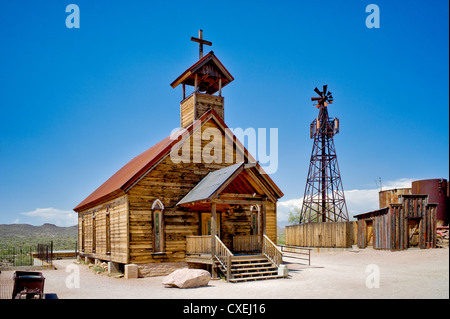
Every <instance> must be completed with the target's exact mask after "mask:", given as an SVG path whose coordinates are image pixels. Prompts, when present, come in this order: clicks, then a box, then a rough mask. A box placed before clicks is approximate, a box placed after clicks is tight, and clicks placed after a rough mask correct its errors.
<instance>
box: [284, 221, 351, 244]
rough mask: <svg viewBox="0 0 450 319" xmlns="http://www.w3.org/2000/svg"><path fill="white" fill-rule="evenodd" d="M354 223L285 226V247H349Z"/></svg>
mask: <svg viewBox="0 0 450 319" xmlns="http://www.w3.org/2000/svg"><path fill="white" fill-rule="evenodd" d="M355 227H356V223H355V222H323V223H322V222H319V223H308V224H300V225H292V226H286V232H285V234H286V245H292V246H301V247H341V248H347V247H351V246H352V245H353V244H354V243H355V241H356V238H355Z"/></svg>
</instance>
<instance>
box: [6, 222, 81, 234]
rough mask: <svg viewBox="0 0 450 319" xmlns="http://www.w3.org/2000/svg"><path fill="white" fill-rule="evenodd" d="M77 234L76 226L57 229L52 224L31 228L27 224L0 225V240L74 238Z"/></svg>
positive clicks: (57, 227)
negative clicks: (13, 238)
mask: <svg viewBox="0 0 450 319" xmlns="http://www.w3.org/2000/svg"><path fill="white" fill-rule="evenodd" d="M77 234H78V226H76V225H75V226H71V227H59V226H56V225H53V224H48V223H46V224H43V225H41V226H33V225H28V224H9V225H8V224H0V238H2V237H6V238H12V237H15V238H31V237H33V238H35V237H55V238H57V237H74V238H76V237H77Z"/></svg>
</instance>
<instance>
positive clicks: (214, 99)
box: [74, 31, 283, 282]
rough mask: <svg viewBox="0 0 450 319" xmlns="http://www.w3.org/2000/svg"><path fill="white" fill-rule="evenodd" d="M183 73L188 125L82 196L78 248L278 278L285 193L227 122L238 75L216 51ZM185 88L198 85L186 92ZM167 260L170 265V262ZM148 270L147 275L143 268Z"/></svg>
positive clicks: (134, 260)
mask: <svg viewBox="0 0 450 319" xmlns="http://www.w3.org/2000/svg"><path fill="white" fill-rule="evenodd" d="M191 40H193V41H195V42H198V43H199V47H200V57H199V60H198V61H197V62H195V63H194V64H193V65H192V66H191V67H189V68H188V69H187V70H186V71H184V72H183V73H182V74H181V75H180V76H179V77H178V78H176V79H175V80H174V81H173V82H172V83H171V86H172V87H173V88H176V87H179V86H180V85H181V87H182V90H183V99H182V101H181V103H180V126H181V129H180V130H179V131H178V132H176V133H173V134H172V135H170V136H168V137H167V138H165V139H163V140H162V141H160V142H159V143H157V144H156V145H154V146H152V147H151V148H149V149H148V150H146V151H145V152H143V153H142V154H140V155H138V156H136V157H134V158H133V159H131V160H130V161H129V162H128V163H127V164H126V165H125V166H124V167H122V168H121V169H120V170H118V171H117V172H116V173H115V174H114V175H113V176H111V177H110V178H109V179H108V180H107V181H105V182H104V183H103V184H102V185H101V186H100V187H98V188H97V189H96V190H95V191H94V192H93V193H92V194H90V195H89V196H88V197H87V198H85V199H84V200H83V201H81V203H79V204H78V205H77V206H76V207H75V208H74V211H76V212H77V213H78V230H79V231H78V237H79V253H80V256H84V257H87V258H92V259H97V260H100V261H110V262H113V263H116V264H117V265H118V266H119V267H123V266H124V265H126V264H137V265H138V266H139V269H140V272H142V274H144V273H145V269H146V267H147V268H149V269H151V268H152V267H153V268H154V267H157V266H163V265H164V264H170V265H181V266H182V265H188V266H189V267H204V268H207V269H209V270H210V271H211V272H212V274H213V276H216V274H217V271H219V270H220V271H221V272H222V273H223V274H224V276H225V277H226V279H227V280H228V281H232V282H233V281H234V282H236V281H241V280H252V279H259V278H265V279H267V278H276V277H277V268H278V266H279V265H280V264H281V263H282V261H281V252H280V250H279V249H278V248H277V246H276V240H277V205H276V204H277V200H278V199H279V198H280V197H282V196H283V193H282V191H281V190H280V189H279V188H278V187H277V185H276V184H275V183H274V182H273V180H272V179H271V178H270V177H269V176H268V175H267V174H266V173H265V172H264V171H263V169H262V168H261V167H260V165H259V164H258V163H257V162H256V161H255V160H254V159H253V157H252V156H251V154H249V153H248V152H247V150H246V149H245V148H244V146H243V144H242V143H241V142H239V140H237V138H236V136H234V135H233V134H232V132H231V131H230V130H229V129H228V127H227V125H226V124H225V109H224V97H223V95H222V93H223V89H224V87H225V86H227V85H228V84H230V83H231V82H232V81H233V80H234V78H233V76H232V75H231V74H230V72H229V71H228V70H227V69H226V68H225V66H224V65H223V64H222V63H221V62H220V61H219V59H218V58H217V57H216V56H215V54H214V52H212V51H211V52H209V53H208V54H206V55H205V56H203V45H211V42H209V41H206V40H203V37H202V32H201V31H200V32H199V38H192V39H191ZM186 86H188V87H193V92H192V93H191V94H189V95H187V94H186ZM163 268H164V267H163ZM142 274H141V275H142Z"/></svg>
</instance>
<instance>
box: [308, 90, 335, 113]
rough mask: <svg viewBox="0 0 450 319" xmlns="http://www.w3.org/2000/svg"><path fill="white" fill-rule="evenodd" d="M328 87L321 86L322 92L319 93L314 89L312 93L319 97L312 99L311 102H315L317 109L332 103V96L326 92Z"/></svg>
mask: <svg viewBox="0 0 450 319" xmlns="http://www.w3.org/2000/svg"><path fill="white" fill-rule="evenodd" d="M327 88H328V85H324V86H323V91H320V90H319V89H318V88H317V87H316V88H315V89H314V92H316V93H317V94H318V95H319V97H312V98H311V101H313V102H315V101H317V102H318V103H317V107H318V108H320V107H324V106H328V104H331V103H333V100H334V99H333V95H332V93H331V92H330V91H328V92H327Z"/></svg>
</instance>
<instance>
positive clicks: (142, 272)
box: [137, 262, 203, 278]
mask: <svg viewBox="0 0 450 319" xmlns="http://www.w3.org/2000/svg"><path fill="white" fill-rule="evenodd" d="M137 266H138V275H139V277H140V278H143V277H156V276H167V275H168V274H170V273H172V272H174V271H175V270H177V269H182V268H195V269H198V268H203V267H202V265H201V264H188V263H186V262H165V263H148V264H138V265H137Z"/></svg>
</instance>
